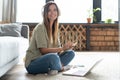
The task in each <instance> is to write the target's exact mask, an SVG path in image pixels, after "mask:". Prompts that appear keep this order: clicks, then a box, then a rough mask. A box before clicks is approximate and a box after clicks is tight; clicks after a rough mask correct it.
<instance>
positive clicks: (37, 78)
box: [0, 52, 120, 80]
mask: <svg viewBox="0 0 120 80" xmlns="http://www.w3.org/2000/svg"><path fill="white" fill-rule="evenodd" d="M93 58H104V59H103V61H102V62H100V63H99V64H98V65H97V66H96V67H95V68H94V69H93V70H92V71H91V72H90V73H89V74H88V75H86V76H85V77H76V76H65V75H62V73H59V74H57V75H53V76H52V75H47V74H38V75H31V74H28V73H27V72H26V70H25V68H24V66H23V64H18V65H16V66H15V67H13V68H12V69H11V70H10V71H9V72H7V73H6V74H5V75H4V76H2V77H1V78H0V80H120V54H119V53H118V52H76V56H75V58H74V60H73V61H72V62H71V63H70V64H75V65H76V64H83V63H84V61H85V60H91V59H93Z"/></svg>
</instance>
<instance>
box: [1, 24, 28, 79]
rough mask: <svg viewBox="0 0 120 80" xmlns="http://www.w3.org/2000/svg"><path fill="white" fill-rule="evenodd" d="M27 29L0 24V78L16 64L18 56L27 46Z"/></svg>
mask: <svg viewBox="0 0 120 80" xmlns="http://www.w3.org/2000/svg"><path fill="white" fill-rule="evenodd" d="M28 33H29V27H28V25H21V24H16V23H11V24H0V77H1V76H3V75H4V74H5V73H6V72H7V71H9V70H10V69H11V68H12V67H13V66H15V65H16V64H18V61H19V58H21V57H20V56H19V55H21V54H25V52H26V49H27V48H28V45H29V34H28Z"/></svg>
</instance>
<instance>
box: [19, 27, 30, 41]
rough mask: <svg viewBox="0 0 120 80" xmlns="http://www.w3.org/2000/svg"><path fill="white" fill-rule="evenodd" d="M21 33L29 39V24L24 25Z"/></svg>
mask: <svg viewBox="0 0 120 80" xmlns="http://www.w3.org/2000/svg"><path fill="white" fill-rule="evenodd" d="M21 35H22V36H23V37H24V38H28V39H29V26H28V25H22V29H21Z"/></svg>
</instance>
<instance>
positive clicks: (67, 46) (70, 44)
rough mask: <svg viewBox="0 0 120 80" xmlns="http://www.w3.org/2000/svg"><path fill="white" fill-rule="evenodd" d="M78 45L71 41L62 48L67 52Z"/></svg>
mask: <svg viewBox="0 0 120 80" xmlns="http://www.w3.org/2000/svg"><path fill="white" fill-rule="evenodd" d="M76 44H77V43H76V42H75V43H73V42H71V41H68V43H66V44H64V45H63V47H62V48H63V50H64V51H65V50H68V49H73V47H74V46H75V45H76Z"/></svg>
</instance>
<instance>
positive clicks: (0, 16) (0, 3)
mask: <svg viewBox="0 0 120 80" xmlns="http://www.w3.org/2000/svg"><path fill="white" fill-rule="evenodd" d="M2 3H3V0H0V21H1V20H2Z"/></svg>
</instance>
